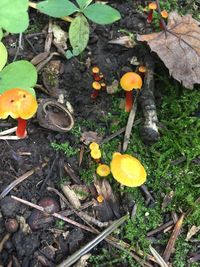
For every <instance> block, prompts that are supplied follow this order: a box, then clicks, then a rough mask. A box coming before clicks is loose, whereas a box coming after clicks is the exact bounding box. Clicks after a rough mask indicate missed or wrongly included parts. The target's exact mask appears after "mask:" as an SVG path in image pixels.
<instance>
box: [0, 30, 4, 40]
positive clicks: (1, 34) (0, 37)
mask: <svg viewBox="0 0 200 267" xmlns="http://www.w3.org/2000/svg"><path fill="white" fill-rule="evenodd" d="M2 38H3V31H2V29H1V28H0V41H1V39H2Z"/></svg>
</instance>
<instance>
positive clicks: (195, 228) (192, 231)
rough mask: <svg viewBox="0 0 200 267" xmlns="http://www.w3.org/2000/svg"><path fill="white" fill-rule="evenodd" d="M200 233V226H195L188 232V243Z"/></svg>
mask: <svg viewBox="0 0 200 267" xmlns="http://www.w3.org/2000/svg"><path fill="white" fill-rule="evenodd" d="M199 231H200V226H195V225H193V226H192V227H191V228H190V230H189V231H188V233H187V236H186V239H185V240H186V241H189V240H190V239H191V238H192V237H193V235H196V233H198V232H199Z"/></svg>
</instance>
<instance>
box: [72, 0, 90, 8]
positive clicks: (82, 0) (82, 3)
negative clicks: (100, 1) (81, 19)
mask: <svg viewBox="0 0 200 267" xmlns="http://www.w3.org/2000/svg"><path fill="white" fill-rule="evenodd" d="M92 1H93V0H76V2H77V4H78V5H79V7H80V9H84V8H86V7H87V6H89V4H90V3H91V2H92Z"/></svg>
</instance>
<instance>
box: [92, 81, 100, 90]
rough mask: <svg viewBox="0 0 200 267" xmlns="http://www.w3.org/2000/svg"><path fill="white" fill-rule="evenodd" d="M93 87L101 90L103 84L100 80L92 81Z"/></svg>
mask: <svg viewBox="0 0 200 267" xmlns="http://www.w3.org/2000/svg"><path fill="white" fill-rule="evenodd" d="M92 88H93V89H94V90H100V89H101V84H100V83H99V82H93V83H92Z"/></svg>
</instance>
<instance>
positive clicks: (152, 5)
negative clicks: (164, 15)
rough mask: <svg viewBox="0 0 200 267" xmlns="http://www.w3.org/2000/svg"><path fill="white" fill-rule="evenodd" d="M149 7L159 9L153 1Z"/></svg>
mask: <svg viewBox="0 0 200 267" xmlns="http://www.w3.org/2000/svg"><path fill="white" fill-rule="evenodd" d="M149 9H152V10H156V9H157V4H156V2H151V3H149Z"/></svg>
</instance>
